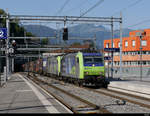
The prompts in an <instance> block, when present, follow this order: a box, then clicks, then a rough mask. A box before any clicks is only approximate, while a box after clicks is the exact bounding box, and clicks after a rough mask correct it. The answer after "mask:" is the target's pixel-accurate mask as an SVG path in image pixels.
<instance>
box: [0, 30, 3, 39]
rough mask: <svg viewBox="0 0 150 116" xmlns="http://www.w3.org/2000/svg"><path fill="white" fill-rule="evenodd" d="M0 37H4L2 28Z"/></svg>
mask: <svg viewBox="0 0 150 116" xmlns="http://www.w3.org/2000/svg"><path fill="white" fill-rule="evenodd" d="M0 37H1V38H2V37H4V32H3V31H2V30H0Z"/></svg>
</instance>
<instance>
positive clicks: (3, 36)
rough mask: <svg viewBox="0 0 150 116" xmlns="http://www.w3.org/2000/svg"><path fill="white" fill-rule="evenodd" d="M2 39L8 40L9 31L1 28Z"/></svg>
mask: <svg viewBox="0 0 150 116" xmlns="http://www.w3.org/2000/svg"><path fill="white" fill-rule="evenodd" d="M0 39H7V29H6V28H0Z"/></svg>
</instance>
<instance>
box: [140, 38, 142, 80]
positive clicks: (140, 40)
mask: <svg viewBox="0 0 150 116" xmlns="http://www.w3.org/2000/svg"><path fill="white" fill-rule="evenodd" d="M140 81H142V35H141V36H140Z"/></svg>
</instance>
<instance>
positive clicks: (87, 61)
mask: <svg viewBox="0 0 150 116" xmlns="http://www.w3.org/2000/svg"><path fill="white" fill-rule="evenodd" d="M102 62H103V59H102V58H101V57H84V64H91V63H102Z"/></svg>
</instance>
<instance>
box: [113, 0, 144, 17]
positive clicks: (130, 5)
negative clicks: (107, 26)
mask: <svg viewBox="0 0 150 116" xmlns="http://www.w3.org/2000/svg"><path fill="white" fill-rule="evenodd" d="M142 1H143V0H136V1H135V2H133V3H131V4H129V5H128V6H127V7H124V8H122V9H121V10H119V11H117V12H115V13H114V14H113V15H112V16H114V15H116V14H120V12H123V11H125V10H127V9H128V8H131V7H133V6H135V5H137V4H138V3H140V2H142Z"/></svg>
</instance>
